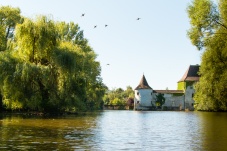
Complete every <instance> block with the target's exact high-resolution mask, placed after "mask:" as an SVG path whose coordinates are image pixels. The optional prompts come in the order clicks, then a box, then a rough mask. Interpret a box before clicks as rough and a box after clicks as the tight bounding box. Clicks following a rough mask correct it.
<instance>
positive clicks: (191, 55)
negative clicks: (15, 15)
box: [0, 0, 202, 90]
mask: <svg viewBox="0 0 227 151" xmlns="http://www.w3.org/2000/svg"><path fill="white" fill-rule="evenodd" d="M190 2H191V1H190V0H171V1H169V0H64V1H63V0H48V1H45V0H32V1H31V0H0V5H2V6H5V5H10V6H13V7H19V8H20V9H21V12H22V15H24V16H26V17H30V18H33V17H35V16H36V15H40V14H41V15H49V16H51V17H52V18H53V19H54V20H56V21H57V20H60V21H66V22H70V21H73V22H75V23H78V24H79V26H80V27H81V30H84V35H85V38H87V39H88V40H89V44H90V46H91V47H92V48H93V49H94V51H95V52H96V53H97V55H98V57H97V61H100V63H101V67H102V72H101V76H102V78H103V82H104V83H105V84H106V85H107V86H108V87H109V88H110V89H113V88H119V87H120V88H123V89H126V87H127V86H132V87H133V88H135V87H136V86H137V85H138V84H139V81H140V79H141V77H142V75H143V73H144V75H145V77H146V79H147V81H148V83H149V85H150V86H151V87H152V88H153V89H156V90H157V89H166V88H167V87H168V88H169V89H176V88H177V81H178V80H180V78H181V77H182V76H183V74H184V72H185V71H186V70H187V68H188V67H189V65H190V64H191V65H195V64H200V60H201V59H200V58H201V54H202V52H200V51H197V49H196V48H195V47H194V46H192V44H191V42H190V40H189V38H188V37H187V30H188V29H189V28H190V23H189V19H188V16H187V12H186V8H187V6H188V4H189V3H190ZM82 13H85V16H84V17H81V14H82ZM138 17H139V18H141V19H140V20H139V21H138V20H136V19H137V18H138ZM105 24H107V25H108V27H105ZM94 25H97V28H95V29H94ZM107 64H110V65H107Z"/></svg>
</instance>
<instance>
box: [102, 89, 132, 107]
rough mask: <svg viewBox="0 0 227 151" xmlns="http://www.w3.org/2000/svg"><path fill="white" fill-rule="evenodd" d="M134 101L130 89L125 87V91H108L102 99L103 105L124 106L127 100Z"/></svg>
mask: <svg viewBox="0 0 227 151" xmlns="http://www.w3.org/2000/svg"><path fill="white" fill-rule="evenodd" d="M133 99H134V91H133V89H132V87H130V86H127V88H126V90H123V89H122V88H117V89H113V90H109V91H108V92H107V93H106V94H105V95H104V97H103V101H104V104H105V105H126V104H127V103H128V102H127V101H128V100H133Z"/></svg>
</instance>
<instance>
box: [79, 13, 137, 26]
mask: <svg viewBox="0 0 227 151" xmlns="http://www.w3.org/2000/svg"><path fill="white" fill-rule="evenodd" d="M84 16H85V13H83V14H82V15H81V17H84ZM140 19H141V18H139V17H138V18H137V19H136V20H140ZM107 26H108V25H107V24H106V25H105V27H107ZM94 28H97V25H95V26H94Z"/></svg>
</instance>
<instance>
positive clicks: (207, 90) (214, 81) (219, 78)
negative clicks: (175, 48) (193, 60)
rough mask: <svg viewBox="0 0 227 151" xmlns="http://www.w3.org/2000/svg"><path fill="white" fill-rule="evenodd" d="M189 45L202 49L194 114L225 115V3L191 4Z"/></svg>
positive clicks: (222, 0)
mask: <svg viewBox="0 0 227 151" xmlns="http://www.w3.org/2000/svg"><path fill="white" fill-rule="evenodd" d="M188 14H189V18H190V23H191V26H192V27H191V29H190V30H189V31H188V35H189V38H190V39H191V41H192V44H193V45H195V46H196V47H197V48H198V49H199V50H201V49H204V53H203V55H202V62H201V67H200V72H199V74H200V75H201V78H200V81H199V82H198V83H197V84H196V86H195V88H196V95H195V98H194V99H195V101H196V102H195V103H196V109H197V110H209V111H227V1H226V0H220V1H219V3H218V5H215V4H214V3H213V2H212V1H211V0H193V2H192V4H191V5H190V6H189V7H188Z"/></svg>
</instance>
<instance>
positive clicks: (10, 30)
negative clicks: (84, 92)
mask: <svg viewBox="0 0 227 151" xmlns="http://www.w3.org/2000/svg"><path fill="white" fill-rule="evenodd" d="M21 21H22V18H21V15H20V9H19V8H12V7H10V6H2V7H0V51H4V50H6V47H7V42H8V40H9V39H12V38H13V34H14V30H15V26H16V24H17V23H20V22H21Z"/></svg>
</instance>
